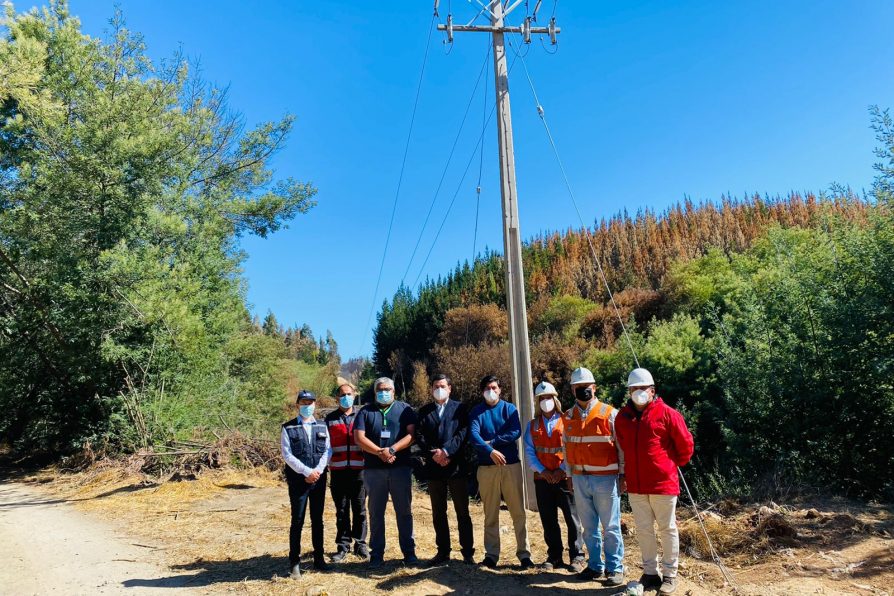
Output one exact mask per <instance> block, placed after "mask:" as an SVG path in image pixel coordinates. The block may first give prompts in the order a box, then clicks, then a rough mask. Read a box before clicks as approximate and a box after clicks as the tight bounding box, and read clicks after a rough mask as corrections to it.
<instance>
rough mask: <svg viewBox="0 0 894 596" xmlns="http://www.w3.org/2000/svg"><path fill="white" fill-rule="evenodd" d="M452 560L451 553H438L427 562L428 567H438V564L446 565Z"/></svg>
mask: <svg viewBox="0 0 894 596" xmlns="http://www.w3.org/2000/svg"><path fill="white" fill-rule="evenodd" d="M449 562H450V555H449V554H437V555H435V556H434V557H432V558H431V559H429V560H428V561H426V562H425V566H426V567H437V566H438V565H445V564H447V563H449Z"/></svg>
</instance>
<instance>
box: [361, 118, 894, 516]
mask: <svg viewBox="0 0 894 596" xmlns="http://www.w3.org/2000/svg"><path fill="white" fill-rule="evenodd" d="M872 118H873V126H874V128H875V130H876V132H877V134H878V139H879V142H880V149H879V150H878V151H877V154H878V156H879V158H880V159H881V160H882V161H880V162H879V163H878V164H877V165H876V169H877V171H878V172H879V175H878V177H877V179H876V182H875V184H874V187H873V192H872V194H871V195H870V196H867V197H858V196H856V195H854V194H853V193H851V192H849V191H843V190H841V189H836V191H835V192H833V193H832V194H831V195H825V194H822V195H819V196H817V195H812V194H807V195H800V194H791V195H789V196H787V197H781V198H773V199H770V198H766V197H764V198H762V197H759V196H753V197H751V198H749V199H745V200H739V201H737V200H732V199H725V198H724V199H722V200H721V201H719V202H718V203H717V204H714V203H704V204H701V205H697V206H696V205H693V204H691V203H689V202H687V203H685V204H683V205H676V206H674V207H672V208H670V209H669V210H667V211H666V212H664V213H661V214H655V213H652V212H650V211H642V212H640V213H637V214H636V215H635V216H630V215H629V214H627V213H623V214H619V215H618V216H616V217H613V218H612V219H610V220H607V221H600V222H598V224H597V225H596V226H595V227H594V229H592V230H588V231H583V230H568V231H566V232H565V233H554V234H550V235H546V236H542V237H538V238H535V239H533V240H532V241H531V242H529V243H528V244H527V245H526V247H525V249H524V267H525V278H526V289H527V293H526V301H527V305H528V324H529V329H530V342H531V358H532V373H533V377H534V381H535V382H538V381H540V380H546V381H550V382H552V383H554V384H556V386H557V387H558V388H559V390H560V394H561V399H562V400H563V402H564V403H565V405H570V403H571V393H570V388H569V386H568V379H569V376H570V373H571V370H572V369H574V368H575V367H577V366H581V365H584V366H588V367H589V368H591V369H592V370H593V371H594V373H595V374H596V376H597V381H598V382H599V385H600V387H601V392H602V398H603V399H606V400H608V401H610V402H611V403H613V404H615V405H618V406H619V405H621V404H622V403H623V399H624V390H623V385H622V381H623V379H624V378H626V373H627V372H628V371H629V370H630V369H631V368H633V367H634V360H633V357H632V353H631V347H632V348H633V349H634V350H635V351H636V353H637V355H638V357H639V361H640V363H641V364H642V365H643V366H645V367H647V368H649V369H651V370H652V371H653V373H655V375H656V378H657V379H658V382H659V390H660V393H661V394H662V395H664V396H665V398H666V399H667V400H668V401H669V402H670V403H671V404H672V405H674V406H675V407H677V408H679V409H681V410H682V411H683V413H684V415H685V416H686V417H687V419H688V421H689V423H690V426H691V427H692V428H693V430H694V433H695V435H696V445H697V449H696V457H695V459H694V462H693V469H694V475H695V476H696V478H697V483H696V484H697V486H698V487H699V489H700V490H701V492H702V495H703V496H707V495H710V494H735V493H737V492H747V493H750V494H755V493H761V494H774V493H776V492H779V491H783V490H789V489H791V488H792V487H823V488H824V489H831V490H833V491H835V492H839V493H843V494H851V495H863V496H867V495H870V496H885V497H886V498H894V474H892V471H891V468H890V465H889V463H890V461H891V460H892V458H894V440H892V439H891V438H890V433H886V432H885V431H884V429H885V428H890V426H891V425H892V424H894V390H892V385H891V381H890V376H891V373H892V371H894V301H892V300H891V298H890V297H891V296H892V295H894V292H892V291H894V281H892V280H894V222H892V215H891V211H890V209H891V197H892V194H891V185H892V182H894V128H892V124H891V119H890V117H889V116H888V114H887V112H880V111H879V110H877V109H873V110H872ZM588 234H589V235H590V237H591V238H592V242H593V246H594V249H595V253H596V255H597V256H598V258H599V260H600V261H601V263H602V266H603V267H604V270H605V274H606V278H607V281H608V285H609V286H610V288H611V289H612V291H613V292H614V300H615V303H616V304H617V307H618V312H616V311H615V309H614V307H613V306H612V304H611V302H610V300H609V296H608V294H607V292H606V289H605V286H604V284H603V282H602V280H601V277H600V275H599V273H598V270H597V267H596V263H595V261H594V259H593V255H592V254H591V251H590V249H589V245H588V240H587V235H588ZM503 282H504V277H503V263H502V260H501V257H500V256H499V255H496V254H492V253H488V254H485V255H483V256H481V257H479V258H478V259H476V261H475V262H474V263H473V264H471V265H470V264H468V263H464V264H462V265H460V266H458V267H457V268H456V269H455V270H454V271H452V272H450V273H449V274H447V275H446V276H445V277H442V278H438V279H436V280H429V281H428V282H427V283H426V284H425V285H423V286H422V287H421V288H420V289H419V291H418V293H413V292H411V291H410V290H409V289H408V288H405V287H403V288H400V289H399V290H398V291H397V292H396V294H395V295H394V297H393V298H392V299H391V300H390V301H386V302H385V304H383V306H382V309H381V311H380V313H379V317H378V325H377V328H376V330H375V354H374V364H375V367H376V369H377V370H378V371H380V372H383V373H385V374H390V375H394V377H395V379H396V383H397V386H398V391H400V392H403V393H404V394H405V395H406V396H407V398H408V399H409V400H410V401H414V400H416V401H421V400H424V399H426V398H427V394H428V392H427V385H428V378H429V375H431V374H433V373H434V372H444V373H447V374H449V375H451V376H452V377H453V379H454V385H455V388H454V390H455V391H456V393H457V395H459V396H460V397H461V398H462V399H464V400H467V401H474V400H476V399H477V381H478V379H480V378H481V376H483V375H484V374H486V373H495V374H497V375H498V376H500V377H501V378H502V379H504V381H505V382H506V383H507V384H508V382H509V378H510V373H509V363H508V361H507V349H508V344H507V334H508V330H507V326H508V321H507V316H506V313H505V310H504V301H503ZM622 322H623V324H624V325H626V328H627V329H628V331H629V344H628V340H627V338H625V337H623V336H622V334H623V327H622ZM432 338H435V339H434V340H432Z"/></svg>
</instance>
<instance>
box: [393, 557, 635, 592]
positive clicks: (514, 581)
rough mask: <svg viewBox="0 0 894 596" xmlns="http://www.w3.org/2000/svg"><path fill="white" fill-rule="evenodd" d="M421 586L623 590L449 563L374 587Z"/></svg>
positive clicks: (546, 574)
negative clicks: (422, 584) (425, 584)
mask: <svg viewBox="0 0 894 596" xmlns="http://www.w3.org/2000/svg"><path fill="white" fill-rule="evenodd" d="M423 582H426V583H428V582H432V583H436V584H439V585H441V586H445V587H447V588H449V589H450V590H451V591H449V592H445V593H446V594H456V595H460V594H462V595H468V594H501V595H504V596H505V595H509V594H519V593H525V594H531V593H537V592H548V593H550V594H558V595H563V594H566V595H571V594H575V595H580V594H583V593H586V594H595V595H597V596H608V595H609V594H616V593H618V592H619V591H621V590H622V589H623V588H622V587H613V588H608V587H605V586H603V585H602V584H601V583H599V582H581V581H578V580H577V579H576V578H575V576H574V574H572V573H564V572H561V571H532V572H531V571H529V572H525V571H522V570H521V567H520V566H518V565H514V566H508V565H507V566H501V567H500V568H499V569H497V570H494V571H492V570H490V569H483V568H481V567H479V566H477V565H466V564H463V563H460V562H458V561H452V562H451V563H450V564H449V565H442V566H439V567H434V568H431V569H408V570H407V571H406V572H404V573H398V574H391V575H389V576H388V577H387V578H385V579H384V581H381V582H379V583H378V584H376V588H377V589H379V590H382V591H383V592H391V591H399V592H401V593H409V592H414V591H417V590H414V587H416V586H417V585H418V584H421V583H423Z"/></svg>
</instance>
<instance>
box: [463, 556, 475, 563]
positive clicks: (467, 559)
mask: <svg viewBox="0 0 894 596" xmlns="http://www.w3.org/2000/svg"><path fill="white" fill-rule="evenodd" d="M463 563H465V564H466V565H474V564H475V557H473V556H472V555H465V556H464V557H463Z"/></svg>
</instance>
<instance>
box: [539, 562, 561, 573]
mask: <svg viewBox="0 0 894 596" xmlns="http://www.w3.org/2000/svg"><path fill="white" fill-rule="evenodd" d="M564 566H565V564H564V563H562V559H547V560H546V561H544V563H543V565H541V566H540V568H541V569H543V570H544V571H552V570H554V569H560V568H562V567H564Z"/></svg>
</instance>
